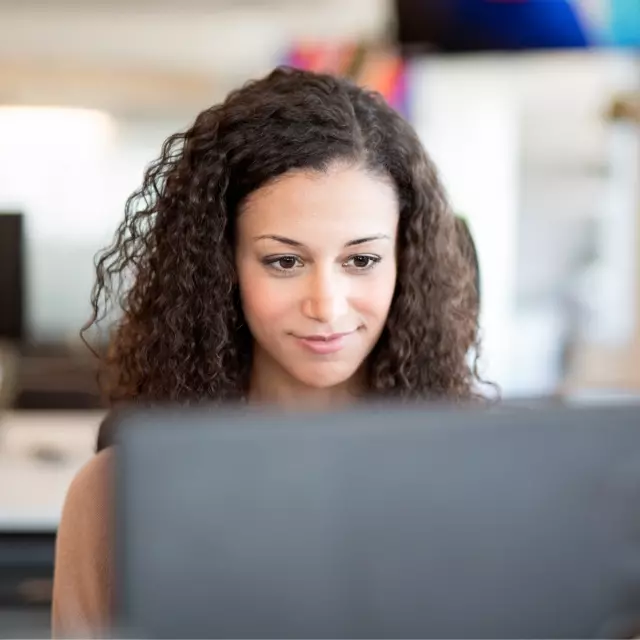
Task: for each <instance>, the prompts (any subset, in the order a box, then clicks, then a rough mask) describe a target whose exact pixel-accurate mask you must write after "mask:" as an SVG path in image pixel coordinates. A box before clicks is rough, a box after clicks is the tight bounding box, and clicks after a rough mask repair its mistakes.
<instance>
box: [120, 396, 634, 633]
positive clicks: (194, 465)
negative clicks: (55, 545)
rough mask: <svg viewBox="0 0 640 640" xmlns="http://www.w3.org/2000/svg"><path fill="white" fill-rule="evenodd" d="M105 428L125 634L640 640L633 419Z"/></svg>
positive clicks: (378, 412) (386, 419)
mask: <svg viewBox="0 0 640 640" xmlns="http://www.w3.org/2000/svg"><path fill="white" fill-rule="evenodd" d="M116 422H117V427H118V428H117V434H118V436H117V445H116V450H117V454H116V460H117V468H118V470H117V479H118V482H117V494H116V495H117V524H118V526H117V545H116V546H117V569H118V571H117V573H118V579H119V588H118V601H117V614H118V617H117V620H118V622H119V625H120V626H119V628H120V631H121V633H122V634H123V635H132V636H134V637H153V638H177V637H183V638H602V637H607V638H617V637H620V638H623V637H624V638H629V637H633V636H634V635H635V636H637V635H640V407H639V406H631V405H629V406H615V407H581V408H576V407H573V408H568V407H561V406H557V407H553V406H547V407H541V408H537V409H531V408H526V409H523V408H503V409H487V410H484V409H483V410H470V409H446V408H437V409H436V408H429V407H420V406H413V407H411V408H398V407H375V406H372V407H368V408H358V409H353V410H349V411H344V412H337V413H330V414H326V413H324V414H286V415H284V414H279V413H276V412H258V411H252V410H248V409H244V410H240V409H238V410H232V409H228V410H223V411H221V410H219V409H218V410H215V409H208V408H203V407H200V408H192V409H163V410H155V411H146V412H138V413H127V414H123V415H121V416H119V417H118V418H117V420H116Z"/></svg>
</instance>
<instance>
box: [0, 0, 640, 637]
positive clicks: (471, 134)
mask: <svg viewBox="0 0 640 640" xmlns="http://www.w3.org/2000/svg"><path fill="white" fill-rule="evenodd" d="M402 4H403V3H402V2H400V3H398V2H394V1H392V0H324V1H323V2H308V1H307V0H254V1H250V0H209V1H208V2H204V1H203V0H183V2H181V3H170V2H166V1H164V0H130V1H127V2H124V0H112V1H111V2H109V3H103V2H99V1H98V0H88V1H86V2H83V3H73V2H68V0H50V1H49V2H47V3H46V4H43V3H40V2H36V1H35V0H23V1H22V2H19V3H18V2H12V1H11V0H0V88H1V89H0V635H4V634H11V633H15V632H16V629H29V628H32V627H37V628H43V627H46V625H47V623H48V622H47V621H48V616H49V605H50V596H51V574H52V570H53V544H54V539H55V531H56V528H57V523H58V521H59V517H60V510H61V507H62V503H63V500H64V495H65V493H66V490H67V488H68V486H69V483H70V482H71V479H72V478H73V476H74V475H75V473H76V472H77V471H78V470H79V468H80V467H81V466H82V465H83V464H84V463H85V462H86V461H87V460H88V459H89V458H90V457H91V456H92V455H93V452H94V449H95V438H96V434H97V429H98V426H99V424H100V422H101V420H102V418H103V417H104V415H105V413H106V411H107V410H108V407H107V405H106V403H105V401H104V399H103V398H102V397H101V394H100V389H99V385H98V381H97V373H98V371H97V369H98V366H97V360H96V358H95V356H94V355H93V353H92V352H91V350H90V349H89V348H88V347H87V345H86V344H85V343H84V342H83V340H82V339H81V337H80V329H81V328H82V326H83V325H84V324H85V322H86V321H87V320H88V318H89V317H90V314H91V307H90V304H89V296H90V292H91V287H92V284H93V277H94V266H93V264H94V256H95V254H96V253H97V252H98V251H99V250H100V249H101V248H102V247H104V246H106V245H107V244H108V243H109V241H110V239H111V237H112V235H113V232H114V230H115V228H116V226H117V224H118V223H119V221H120V219H121V218H122V216H123V211H124V202H125V200H126V198H127V197H128V195H129V194H130V193H131V192H132V191H134V190H135V189H136V188H137V186H138V185H139V184H140V182H141V179H142V175H143V171H144V169H145V167H146V166H147V165H148V164H149V163H150V162H151V161H152V160H153V159H154V158H155V157H156V156H157V155H158V153H159V150H160V147H161V144H162V142H163V140H164V139H165V138H166V137H167V136H168V135H169V134H171V133H173V132H175V131H177V130H181V129H184V128H185V127H186V126H188V124H189V123H190V122H191V121H192V120H193V118H194V117H195V115H197V113H199V112H200V111H201V110H202V109H203V108H205V107H207V106H209V105H211V104H213V103H215V102H217V101H220V100H221V99H223V98H224V96H225V95H226V94H227V92H228V91H229V90H231V89H232V88H235V87H237V86H239V85H240V84H242V83H243V82H245V81H246V80H248V79H250V78H256V77H259V76H261V75H263V74H264V73H266V72H268V71H269V70H270V69H271V68H272V67H274V66H275V65H278V64H281V63H287V64H297V65H306V66H308V67H309V68H315V69H323V70H329V71H332V72H336V73H343V74H346V75H351V76H352V77H353V78H354V79H355V80H356V81H358V82H361V83H363V84H365V85H368V86H372V87H373V88H375V89H377V90H379V91H381V92H382V93H383V95H385V97H387V98H388V99H389V100H390V101H391V102H392V103H393V105H394V106H395V107H396V108H398V109H399V110H400V111H401V112H402V113H403V115H405V117H406V118H407V119H408V120H409V121H410V122H411V123H412V124H413V125H414V127H415V128H416V130H417V132H418V134H419V136H420V138H421V139H422V141H423V143H424V145H425V148H426V149H427V151H428V152H429V153H430V154H431V156H432V157H433V159H434V160H435V162H436V164H437V165H438V167H439V169H440V172H441V175H442V178H443V181H444V184H445V186H446V188H447V190H448V193H449V196H450V199H451V203H452V206H453V208H454V210H455V211H456V213H458V214H459V215H461V216H463V217H464V218H465V220H466V221H467V223H468V226H469V228H470V230H471V232H472V234H473V238H474V241H475V243H476V247H477V251H478V256H479V263H480V277H481V290H482V306H481V320H480V326H481V334H482V339H483V352H482V358H481V361H480V366H481V372H482V374H483V376H484V377H485V378H486V379H488V380H492V381H495V382H496V383H497V384H498V385H499V388H500V394H501V397H502V398H503V399H505V400H513V401H518V402H519V401H525V402H526V401H529V400H540V399H543V400H548V401H553V402H561V403H600V402H612V401H613V402H617V401H623V402H624V401H627V400H629V399H632V400H633V399H638V398H640V364H638V363H640V51H639V46H638V42H640V4H636V3H635V2H633V1H630V2H626V3H625V2H623V3H620V6H622V5H623V4H624V7H625V11H627V13H626V14H625V17H624V20H621V19H620V20H619V24H623V26H620V27H619V28H620V29H623V27H624V29H626V31H624V29H623V31H624V33H623V34H622V36H620V41H619V42H617V43H613V42H608V43H604V44H603V46H593V47H581V46H570V47H561V46H555V47H554V46H553V45H550V46H545V47H539V48H536V47H526V46H522V47H520V48H518V47H516V48H515V49H517V50H513V49H514V47H511V49H510V50H501V49H500V47H495V48H492V47H491V46H487V47H477V48H476V50H472V49H473V47H470V48H469V50H464V47H457V48H456V46H455V45H451V46H450V47H447V46H441V47H438V46H428V44H429V43H424V42H423V43H420V42H418V40H419V39H420V38H419V37H418V36H416V34H415V33H414V34H409V36H410V37H409V36H407V40H411V41H410V42H409V41H407V42H402V41H401V37H400V36H399V35H398V34H399V33H400V30H399V26H398V25H399V11H400V10H401V9H402V8H401V5H402ZM435 4H437V3H435ZM500 4H506V3H500ZM543 4H544V3H543ZM576 4H577V5H579V6H580V11H581V12H583V13H582V14H581V15H583V17H584V19H585V20H586V21H590V23H593V24H594V25H598V24H600V23H599V20H600V21H602V20H604V17H603V16H604V15H605V14H606V13H607V11H611V7H612V6H613V5H611V4H610V3H609V2H608V1H607V0H602V1H598V0H595V1H591V2H590V1H588V0H583V1H582V2H580V0H578V2H577V3H576ZM609 17H611V16H609ZM478 28H479V29H481V27H478ZM594 28H595V27H594ZM635 28H637V32H635V31H633V29H635ZM634 33H637V35H638V40H637V41H636V40H635V39H634V37H635V36H634ZM421 44H422V45H427V46H420V45H421ZM617 45H620V46H617ZM103 325H104V334H100V335H97V334H94V333H92V334H91V335H89V336H87V337H88V339H89V341H90V342H91V341H92V340H93V341H97V342H99V341H100V340H103V339H104V336H106V335H108V319H106V321H105V323H103Z"/></svg>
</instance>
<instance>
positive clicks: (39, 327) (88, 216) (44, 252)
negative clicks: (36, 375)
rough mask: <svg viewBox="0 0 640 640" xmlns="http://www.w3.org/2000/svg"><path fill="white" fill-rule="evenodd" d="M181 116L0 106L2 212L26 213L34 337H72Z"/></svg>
mask: <svg viewBox="0 0 640 640" xmlns="http://www.w3.org/2000/svg"><path fill="white" fill-rule="evenodd" d="M183 126H184V122H182V121H180V122H178V121H160V122H155V123H154V122H146V123H131V122H129V123H127V122H123V121H116V120H114V119H112V118H110V117H109V116H108V115H106V114H104V113H101V112H95V111H84V110H75V109H16V108H0V139H1V140H2V144H1V145H0V211H1V210H2V209H5V210H18V211H23V212H24V213H25V214H26V236H27V237H26V240H27V248H26V258H27V264H26V274H27V276H26V278H27V282H26V285H27V318H28V329H29V332H30V334H31V335H32V336H33V337H34V338H36V339H47V338H51V337H55V338H60V337H61V336H62V337H67V336H68V337H69V338H70V339H74V338H76V337H77V332H78V330H79V328H80V327H81V326H82V324H83V323H84V322H85V320H86V319H87V318H88V316H89V312H90V307H89V293H90V290H91V286H92V284H93V279H94V270H93V259H94V255H95V254H96V252H97V251H98V250H99V249H101V248H102V247H104V246H105V245H106V244H107V243H108V242H109V241H110V239H111V237H112V235H113V232H114V231H115V228H116V226H117V225H118V223H119V222H120V220H121V219H122V216H123V212H124V202H125V200H126V198H127V196H128V195H129V194H130V193H131V192H132V191H133V190H134V189H136V188H137V187H138V186H139V184H140V183H141V180H142V174H143V170H144V167H145V166H146V165H147V164H148V163H149V162H151V160H153V159H154V158H155V157H156V156H157V155H158V154H159V151H160V146H161V144H162V142H163V140H164V139H165V137H166V136H167V135H169V134H170V133H172V132H173V131H175V130H178V129H180V128H182V127H183Z"/></svg>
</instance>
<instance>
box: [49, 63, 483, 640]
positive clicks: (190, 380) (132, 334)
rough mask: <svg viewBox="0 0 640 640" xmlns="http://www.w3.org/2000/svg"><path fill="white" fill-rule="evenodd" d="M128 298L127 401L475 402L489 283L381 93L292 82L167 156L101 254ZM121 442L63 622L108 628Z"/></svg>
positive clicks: (74, 515)
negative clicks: (480, 278)
mask: <svg viewBox="0 0 640 640" xmlns="http://www.w3.org/2000/svg"><path fill="white" fill-rule="evenodd" d="M127 282H129V283H131V284H130V285H129V286H128V288H127V287H125V289H124V294H123V295H122V297H121V300H120V303H121V306H122V311H123V313H122V315H121V317H120V319H119V321H118V322H117V325H116V329H115V333H114V335H113V337H112V340H111V344H110V348H109V351H108V355H107V357H106V359H105V365H106V368H107V377H106V380H105V382H106V388H107V392H108V394H109V397H110V399H111V400H112V401H113V402H158V401H160V402H162V401H176V402H183V403H188V402H191V401H200V400H203V399H204V400H209V401H214V402H224V401H246V402H251V403H268V404H275V405H278V406H280V407H282V408H292V409H296V408H298V407H300V408H308V407H317V408H322V407H335V406H337V405H340V404H345V403H351V402H354V401H356V400H358V399H367V398H394V399H399V400H413V399H440V400H448V401H465V400H469V399H471V398H474V397H475V396H476V392H475V389H474V386H475V383H476V381H477V376H476V375H475V369H474V367H473V366H470V365H469V359H468V357H467V356H468V352H469V349H470V347H473V346H474V345H475V343H476V311H477V309H476V306H477V298H476V296H475V295H473V294H470V292H472V291H473V290H474V270H473V267H472V265H471V264H470V263H469V261H468V260H466V259H465V257H464V255H463V252H462V251H461V250H460V243H459V240H458V237H457V234H456V223H455V217H454V216H453V215H452V213H451V211H450V209H449V207H448V205H447V201H446V198H445V194H444V192H443V189H442V186H441V184H440V182H439V180H438V177H437V174H436V171H435V168H434V166H433V164H432V163H431V161H430V160H429V159H428V157H427V156H426V154H425V152H424V150H423V149H422V146H421V145H420V142H419V141H418V138H417V137H416V135H415V133H414V131H413V130H412V129H411V127H410V126H409V125H408V124H407V123H406V122H405V121H404V120H402V118H401V117H400V116H399V115H397V114H396V113H395V112H394V111H393V110H392V109H391V108H390V107H388V106H387V105H386V104H385V102H384V101H383V100H382V98H380V97H379V96H377V95H375V94H372V93H370V92H367V91H365V90H363V89H361V88H358V87H356V86H354V85H352V84H350V83H349V82H347V81H345V80H340V79H337V78H335V77H331V76H325V75H316V74H312V73H308V72H302V71H294V70H287V69H278V70H276V71H274V72H273V73H271V74H270V75H269V76H268V77H266V78H264V79H262V80H259V81H256V82H252V83H250V84H248V85H247V86H245V87H244V88H242V89H240V90H238V91H236V92H234V93H232V94H231V95H230V96H229V97H228V98H227V99H226V100H225V102H224V103H222V104H221V105H218V106H214V107H212V108H210V109H207V110H206V111H204V112H203V113H201V114H200V115H199V116H198V117H197V119H196V121H195V123H194V124H193V126H192V127H191V128H190V129H189V130H188V131H186V133H181V134H176V135H174V136H172V137H170V138H169V139H168V140H167V142H166V143H165V145H164V147H163V149H162V154H161V156H160V158H159V159H158V160H157V161H156V162H155V163H154V164H153V165H151V167H150V168H149V169H148V171H147V173H146V175H145V178H144V183H143V185H142V188H141V189H140V190H139V191H138V192H137V193H135V194H134V195H133V196H132V197H131V198H130V200H129V202H128V203H127V208H126V215H125V220H124V222H123V223H122V224H121V226H120V228H119V230H118V232H117V234H116V238H115V242H114V244H113V245H112V246H111V247H110V248H109V249H108V250H106V252H105V253H104V254H103V255H102V256H101V258H100V260H99V262H98V266H97V284H96V287H95V289H94V293H93V307H94V312H95V313H94V317H93V320H92V323H91V324H93V323H95V322H97V321H98V320H99V319H100V318H101V317H103V315H104V313H106V312H107V311H108V310H109V309H108V307H109V305H110V303H111V302H112V301H113V299H114V296H115V294H116V292H118V291H120V288H119V286H120V285H121V284H123V283H125V284H126V283H127ZM111 455H112V453H111V452H110V451H109V449H107V450H105V451H102V452H100V453H99V454H98V455H97V456H96V457H95V458H94V459H93V460H92V461H91V462H90V463H89V464H88V465H87V466H86V467H85V468H84V469H83V470H82V471H81V472H80V474H79V475H78V477H77V478H76V479H75V481H74V483H73V484H72V486H71V488H70V490H69V493H68V496H67V500H66V503H65V508H64V512H63V516H62V520H61V524H60V529H59V534H58V546H57V556H56V576H55V585H54V604H53V623H54V633H56V634H58V635H61V634H65V633H69V632H70V631H74V630H79V631H80V632H81V633H83V634H85V635H87V634H91V633H95V632H96V630H99V629H100V628H101V627H102V628H104V627H106V626H108V623H109V610H110V602H111V597H112V592H111V584H112V579H111V564H110V559H109V549H110V543H109V537H110V531H109V518H108V517H106V515H107V514H108V513H109V505H110V495H109V493H110V487H109V482H108V470H109V466H110V456H111Z"/></svg>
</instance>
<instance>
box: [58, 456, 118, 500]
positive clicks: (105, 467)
mask: <svg viewBox="0 0 640 640" xmlns="http://www.w3.org/2000/svg"><path fill="white" fill-rule="evenodd" d="M113 465H114V451H113V448H112V447H110V448H108V449H104V450H103V451H100V453H97V454H96V455H94V456H93V457H92V458H91V459H90V460H89V461H88V462H87V463H86V464H85V465H84V466H83V467H82V468H81V469H80V471H78V473H77V474H76V476H75V477H74V479H73V481H72V482H71V485H70V486H69V490H68V492H67V499H66V505H65V506H67V505H68V504H69V503H76V502H80V503H83V502H87V501H88V502H92V503H93V502H94V501H95V498H96V497H98V496H99V495H100V494H104V493H107V492H109V491H110V488H111V484H112V480H113Z"/></svg>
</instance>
